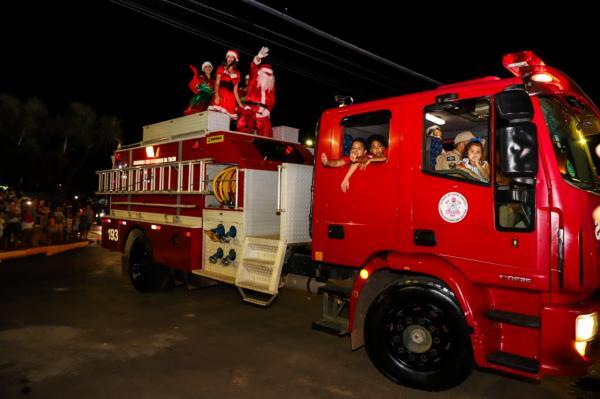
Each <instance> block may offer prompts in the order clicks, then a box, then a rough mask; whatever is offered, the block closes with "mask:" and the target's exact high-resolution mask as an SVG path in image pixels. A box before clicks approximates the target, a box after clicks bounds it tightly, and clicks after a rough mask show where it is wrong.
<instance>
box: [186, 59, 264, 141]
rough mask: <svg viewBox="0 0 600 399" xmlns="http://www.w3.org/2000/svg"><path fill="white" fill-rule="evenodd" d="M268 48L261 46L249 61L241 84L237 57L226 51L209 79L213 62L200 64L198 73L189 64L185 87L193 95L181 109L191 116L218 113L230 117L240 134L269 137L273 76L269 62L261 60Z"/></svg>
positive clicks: (195, 68)
mask: <svg viewBox="0 0 600 399" xmlns="http://www.w3.org/2000/svg"><path fill="white" fill-rule="evenodd" d="M268 55H269V49H268V48H267V47H262V48H261V49H260V51H259V52H258V53H257V54H256V56H254V58H253V59H252V61H251V62H250V68H249V73H248V74H247V75H246V76H245V80H244V81H245V84H243V83H241V73H240V71H239V69H238V63H239V61H240V57H239V54H238V52H237V51H235V50H229V51H227V53H226V54H225V60H224V61H223V63H222V64H221V65H220V66H219V67H218V68H217V71H216V74H215V77H214V79H213V77H212V72H213V64H212V63H211V62H209V61H205V62H204V63H202V66H201V68H200V72H199V71H198V68H197V67H196V66H195V65H190V69H191V71H192V74H193V76H192V79H191V80H190V82H189V88H190V90H191V91H192V93H193V94H194V96H193V97H192V99H191V100H190V103H189V104H188V106H187V107H186V108H185V110H184V111H183V113H184V115H191V114H194V113H197V112H202V111H206V110H210V111H216V112H222V113H225V114H227V115H229V117H230V118H231V120H232V121H233V123H234V124H235V130H237V131H239V132H242V133H251V134H257V135H259V136H265V137H272V136H273V130H272V127H271V111H272V110H273V107H274V105H275V76H274V74H273V68H272V67H271V65H269V64H267V63H265V62H263V59H264V58H266V57H267V56H268Z"/></svg>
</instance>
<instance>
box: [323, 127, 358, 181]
mask: <svg viewBox="0 0 600 399" xmlns="http://www.w3.org/2000/svg"><path fill="white" fill-rule="evenodd" d="M366 154H367V150H366V144H365V141H364V140H363V139H361V138H356V139H354V140H352V146H351V147H350V154H349V155H348V156H347V157H343V158H341V159H331V160H330V159H327V155H325V153H322V154H321V163H322V164H323V166H327V167H330V168H339V167H342V166H346V165H348V164H350V168H349V169H348V172H347V173H346V176H344V179H343V180H342V184H341V188H342V191H343V192H346V191H347V190H348V188H349V187H350V176H352V173H354V171H355V170H356V168H357V167H358V164H356V162H358V160H359V159H360V158H361V157H364V156H365V155H366Z"/></svg>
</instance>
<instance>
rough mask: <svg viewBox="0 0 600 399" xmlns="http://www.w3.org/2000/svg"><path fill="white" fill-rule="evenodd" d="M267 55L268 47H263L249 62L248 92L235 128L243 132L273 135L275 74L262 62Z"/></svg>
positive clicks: (265, 135) (266, 135)
mask: <svg viewBox="0 0 600 399" xmlns="http://www.w3.org/2000/svg"><path fill="white" fill-rule="evenodd" d="M268 55H269V49H268V48H267V47H263V48H261V49H260V51H259V52H258V54H257V55H256V56H255V57H254V60H253V61H252V63H251V64H250V79H249V80H248V94H247V95H246V101H245V105H244V109H243V110H242V112H241V115H240V118H239V120H238V125H237V129H238V131H240V132H243V133H256V134H258V135H259V136H264V137H273V129H272V128H271V111H272V110H273V106H274V105H275V76H274V75H273V69H272V68H271V66H270V65H269V64H263V62H262V60H263V58H265V57H266V56H268Z"/></svg>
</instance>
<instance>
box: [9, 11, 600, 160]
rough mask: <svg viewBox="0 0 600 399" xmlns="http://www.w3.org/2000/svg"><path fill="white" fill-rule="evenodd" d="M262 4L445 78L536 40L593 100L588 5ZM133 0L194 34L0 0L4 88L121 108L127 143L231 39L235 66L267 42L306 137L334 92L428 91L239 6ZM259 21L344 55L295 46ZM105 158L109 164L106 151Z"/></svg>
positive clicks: (492, 68)
mask: <svg viewBox="0 0 600 399" xmlns="http://www.w3.org/2000/svg"><path fill="white" fill-rule="evenodd" d="M132 1H133V0H132ZM264 3H265V4H268V5H270V6H272V7H274V8H277V9H278V10H281V11H284V12H286V13H287V14H288V15H290V16H292V17H294V18H297V19H300V20H302V21H304V22H306V23H308V24H311V25H313V26H314V27H316V28H319V29H322V30H324V31H326V32H328V33H331V34H333V35H335V36H338V37H340V38H342V39H344V40H346V41H348V42H350V43H353V44H355V45H357V46H360V47H362V48H364V49H366V50H369V51H371V52H373V53H375V54H377V55H380V56H383V57H386V58H388V59H390V60H392V61H394V62H396V63H398V64H401V65H403V66H405V67H408V68H411V69H413V70H415V71H417V72H419V73H422V74H424V75H427V76H430V77H432V78H433V79H436V80H439V81H442V82H444V83H451V82H457V81H461V80H466V79H472V78H477V77H482V76H489V75H496V76H500V77H505V76H508V72H507V71H506V70H504V68H503V67H502V64H501V60H502V55H504V54H505V53H508V52H513V51H520V50H524V49H530V50H533V51H535V52H536V53H537V54H538V55H539V56H540V57H541V58H542V59H543V60H544V61H545V62H546V63H547V64H549V65H552V66H555V67H558V68H559V69H561V70H563V71H565V72H566V73H568V74H569V75H570V76H571V77H572V78H574V79H575V80H576V81H577V82H578V83H579V84H580V85H581V87H582V88H583V89H584V90H585V91H586V92H587V93H588V95H590V96H591V97H592V99H594V100H597V99H598V96H600V83H599V82H598V79H597V78H596V76H597V74H598V72H597V67H596V65H595V59H596V51H595V49H596V47H597V46H596V45H595V44H594V42H593V40H594V39H595V38H597V36H598V35H597V29H598V28H597V27H596V26H595V24H596V17H595V16H594V15H595V13H594V12H592V11H591V10H590V9H588V8H574V3H573V4H567V3H565V4H563V5H558V6H557V5H555V4H553V5H549V4H550V3H539V2H538V3H536V4H533V3H532V4H527V3H526V2H523V3H524V4H517V3H506V2H485V4H484V3H482V2H478V3H473V4H465V5H462V6H461V7H460V8H457V5H456V4H455V3H456V2H453V3H437V4H436V3H431V2H420V3H417V4H411V3H406V2H403V3H401V2H397V3H396V2H384V1H380V2H379V1H373V2H360V3H351V2H347V1H346V2H338V1H329V2H325V1H320V2H309V1H302V2H300V1H295V2H292V1H264ZM135 4H137V5H138V6H139V5H141V6H143V7H146V9H147V10H151V11H152V12H154V13H160V15H162V16H167V17H169V18H172V19H175V20H177V21H178V23H184V24H186V26H188V27H189V28H190V29H192V30H195V31H196V33H198V34H199V35H194V34H192V33H190V32H187V31H184V30H181V29H177V28H175V27H172V26H169V25H167V24H164V23H161V22H159V21H156V20H154V19H151V18H149V17H148V16H144V15H141V14H139V13H137V12H135V11H132V10H130V9H127V8H125V7H123V6H122V5H120V4H115V3H113V2H110V1H108V0H91V1H73V2H69V1H65V2H29V1H22V2H3V3H2V5H0V37H1V38H2V46H1V48H0V51H1V54H2V57H1V61H0V93H10V94H13V95H16V96H17V97H19V98H22V99H26V98H29V97H32V96H35V97H38V98H39V99H41V100H42V101H43V102H44V103H45V104H46V105H47V106H48V108H49V109H50V112H55V113H60V112H63V111H64V110H65V109H67V108H68V106H69V104H70V103H71V102H73V101H78V102H82V103H85V104H88V105H90V106H91V107H92V108H93V109H94V110H96V111H97V112H98V114H99V115H115V116H117V117H118V118H119V119H120V120H121V121H122V125H123V127H124V141H125V142H126V143H131V142H135V141H139V140H140V139H141V132H142V129H141V127H142V126H143V125H146V124H150V123H154V122H159V121H162V120H166V119H171V118H174V117H178V116H180V115H181V111H182V110H183V108H184V107H185V106H186V104H187V102H188V100H189V98H190V92H189V91H188V89H187V82H188V81H189V79H190V77H191V74H190V72H189V69H188V64H189V63H195V64H201V63H202V62H203V61H205V60H210V61H211V62H212V63H213V64H214V65H215V67H216V66H217V65H218V64H219V63H220V62H221V61H222V60H223V56H224V53H225V51H226V50H227V48H228V47H230V46H232V47H234V48H237V49H239V50H240V51H241V53H242V54H241V58H242V59H241V61H240V68H241V70H242V72H243V73H245V72H246V70H247V69H248V64H249V62H250V60H251V55H254V54H255V53H256V51H257V50H258V49H259V48H260V47H261V46H262V45H267V46H269V47H270V48H271V56H270V57H269V58H270V61H271V62H272V63H273V65H274V68H275V73H276V78H277V90H278V94H277V104H276V108H275V110H274V112H273V114H272V119H273V124H274V125H279V124H285V125H288V126H294V127H299V128H301V129H302V130H301V131H302V133H303V134H307V135H308V134H310V133H312V130H313V129H314V125H315V122H316V121H317V119H318V117H319V114H320V113H321V112H322V111H323V110H324V109H326V108H329V107H333V106H335V103H334V101H333V96H334V95H335V94H349V95H352V96H353V97H354V98H355V100H356V101H365V100H370V99H375V98H382V97H389V96H394V95H399V94H404V93H409V92H414V91H419V90H424V89H428V88H432V87H434V86H433V85H432V84H430V83H428V82H426V81H423V80H419V79H417V78H414V77H412V76H410V75H407V74H405V73H402V72H400V71H397V70H395V69H393V68H390V67H387V66H385V65H382V64H380V63H378V62H375V61H373V60H371V59H369V58H367V57H365V56H362V55H359V54H357V53H356V52H352V51H349V50H347V49H344V48H343V47H341V46H338V45H334V44H332V43H331V42H328V41H326V40H324V39H322V38H318V37H317V36H315V35H312V34H310V33H308V32H306V31H305V30H302V29H299V28H296V27H293V26H291V25H290V24H288V23H285V22H282V21H281V20H279V19H277V18H275V17H273V16H270V15H267V14H265V13H264V12H262V11H259V10H257V9H255V8H253V7H250V6H248V5H246V4H243V3H241V2H237V1H230V2H227V3H223V2H215V1H202V2H194V1H188V0H169V1H162V0H135ZM202 4H203V5H205V6H208V8H206V7H205V8H202V7H201V6H202ZM484 5H485V8H484ZM324 6H327V7H328V8H323V7H324ZM210 7H214V8H217V9H219V10H221V11H223V12H225V13H228V14H230V15H231V16H233V17H234V18H230V17H226V16H223V14H217V13H215V12H214V10H211V9H210ZM586 7H589V6H586ZM195 12H197V13H195ZM198 14H200V15H198ZM206 16H208V17H210V18H217V19H219V20H222V21H225V22H226V23H227V24H229V25H231V26H226V25H224V24H221V23H217V22H215V21H211V20H209V19H207V18H206ZM235 18H237V19H235ZM251 24H254V25H255V26H252V25H251ZM256 25H259V26H262V27H265V28H267V29H270V30H272V31H274V32H278V33H280V34H283V35H285V36H288V37H292V38H294V39H295V40H298V41H300V42H302V43H307V44H310V45H312V46H314V47H317V48H319V49H321V50H322V51H325V52H326V53H329V54H334V55H335V56H337V57H340V58H341V59H342V60H340V59H333V58H331V57H327V56H324V55H323V54H320V53H317V52H315V51H313V50H310V49H305V48H302V47H301V46H299V45H298V44H295V43H292V42H290V41H289V40H285V39H283V38H280V37H276V36H275V35H274V34H270V33H268V32H264V31H262V30H260V29H258V28H257V27H256ZM232 26H233V27H237V28H239V29H243V30H245V31H246V32H240V31H239V30H236V29H235V28H233V27H232ZM251 33H255V34H259V35H262V36H264V38H262V39H261V38H257V37H254V36H252V35H251ZM209 36H210V37H209ZM265 38H267V39H273V40H276V41H277V42H278V44H274V43H270V42H269V41H267V40H265ZM215 40H216V41H218V43H216V42H215ZM294 50H299V51H302V52H304V53H307V54H309V55H310V56H313V57H316V58H318V59H322V60H325V61H326V62H327V63H329V64H330V65H327V64H324V63H322V62H320V61H317V60H313V59H310V57H309V56H306V55H304V54H298V53H297V52H294ZM343 60H346V61H348V62H345V61H343ZM363 68H364V69H363ZM367 79H369V80H367ZM105 159H106V160H107V161H106V162H108V154H107V157H106V158H105ZM104 166H106V165H99V166H98V168H100V167H104Z"/></svg>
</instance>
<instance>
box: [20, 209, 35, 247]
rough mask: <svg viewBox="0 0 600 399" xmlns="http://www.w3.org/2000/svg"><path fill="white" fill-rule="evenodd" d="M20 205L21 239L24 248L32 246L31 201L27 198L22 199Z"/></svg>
mask: <svg viewBox="0 0 600 399" xmlns="http://www.w3.org/2000/svg"><path fill="white" fill-rule="evenodd" d="M21 203H22V205H21V237H22V239H23V244H24V245H25V246H32V238H33V225H34V223H33V211H32V208H33V207H32V201H31V200H29V198H27V199H23V200H22V201H21Z"/></svg>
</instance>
